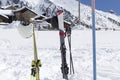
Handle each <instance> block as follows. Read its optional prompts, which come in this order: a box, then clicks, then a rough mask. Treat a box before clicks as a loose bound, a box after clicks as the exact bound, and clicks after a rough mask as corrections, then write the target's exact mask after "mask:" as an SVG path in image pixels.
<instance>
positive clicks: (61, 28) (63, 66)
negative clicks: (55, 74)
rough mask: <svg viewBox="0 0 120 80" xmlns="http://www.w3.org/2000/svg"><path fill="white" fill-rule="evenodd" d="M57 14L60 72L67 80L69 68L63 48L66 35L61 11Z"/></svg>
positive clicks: (64, 48) (64, 47)
mask: <svg viewBox="0 0 120 80" xmlns="http://www.w3.org/2000/svg"><path fill="white" fill-rule="evenodd" d="M57 14H58V24H59V36H60V50H61V59H62V64H61V72H62V74H63V78H64V79H66V80H68V73H69V68H68V64H67V61H66V46H65V36H66V33H65V30H64V24H63V10H59V11H58V12H57Z"/></svg>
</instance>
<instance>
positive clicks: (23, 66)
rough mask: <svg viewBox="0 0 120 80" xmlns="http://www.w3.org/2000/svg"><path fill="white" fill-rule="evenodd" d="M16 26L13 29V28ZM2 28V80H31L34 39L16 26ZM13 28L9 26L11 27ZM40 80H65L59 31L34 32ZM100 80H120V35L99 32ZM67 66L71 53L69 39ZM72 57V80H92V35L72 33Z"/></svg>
mask: <svg viewBox="0 0 120 80" xmlns="http://www.w3.org/2000/svg"><path fill="white" fill-rule="evenodd" d="M13 24H14V25H13ZM11 25H12V26H13V28H11V29H9V28H6V26H4V27H2V28H0V35H1V36H0V64H1V66H0V79H4V80H9V79H12V80H28V79H30V74H31V61H32V60H33V58H34V57H33V42H32V37H31V38H28V39H24V38H23V37H22V36H21V35H20V34H19V32H18V29H17V28H16V27H15V26H18V24H17V23H15V22H14V23H12V24H11ZM8 26H10V25H8ZM35 32H36V40H37V49H38V55H39V59H41V61H42V67H41V68H40V78H41V80H63V78H62V73H61V69H60V67H61V53H60V50H59V47H60V45H59V44H60V43H59V32H58V31H35ZM96 33H97V34H96V36H97V80H120V69H119V67H120V64H119V63H120V54H119V53H120V38H119V34H120V32H119V31H97V32H96ZM66 47H67V62H68V64H69V51H68V50H69V49H68V43H67V38H66ZM72 54H73V60H74V67H75V74H73V75H70V74H69V80H92V79H93V74H92V72H93V69H92V68H93V65H92V59H93V58H92V31H91V30H72Z"/></svg>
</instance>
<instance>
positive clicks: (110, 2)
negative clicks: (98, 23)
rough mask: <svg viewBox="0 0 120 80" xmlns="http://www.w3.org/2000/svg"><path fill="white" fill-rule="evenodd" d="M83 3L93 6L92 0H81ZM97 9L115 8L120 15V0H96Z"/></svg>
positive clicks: (107, 9)
mask: <svg viewBox="0 0 120 80" xmlns="http://www.w3.org/2000/svg"><path fill="white" fill-rule="evenodd" d="M80 2H81V3H83V4H87V5H89V6H91V0H80ZM95 3H96V5H95V6H96V9H99V10H102V11H106V12H107V11H109V10H113V11H114V12H116V14H118V15H120V0H95Z"/></svg>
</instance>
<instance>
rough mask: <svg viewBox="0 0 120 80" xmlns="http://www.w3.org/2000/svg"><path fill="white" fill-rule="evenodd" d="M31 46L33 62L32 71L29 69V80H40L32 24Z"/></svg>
mask: <svg viewBox="0 0 120 80" xmlns="http://www.w3.org/2000/svg"><path fill="white" fill-rule="evenodd" d="M33 46H34V60H33V61H32V65H31V66H32V69H31V79H30V80H40V75H39V71H40V68H39V67H41V61H40V60H39V59H38V55H37V45H36V38H35V31H34V23H33Z"/></svg>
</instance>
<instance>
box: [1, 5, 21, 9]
mask: <svg viewBox="0 0 120 80" xmlns="http://www.w3.org/2000/svg"><path fill="white" fill-rule="evenodd" d="M17 6H19V5H18V4H14V5H7V6H2V7H1V8H2V9H7V8H10V7H17Z"/></svg>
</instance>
